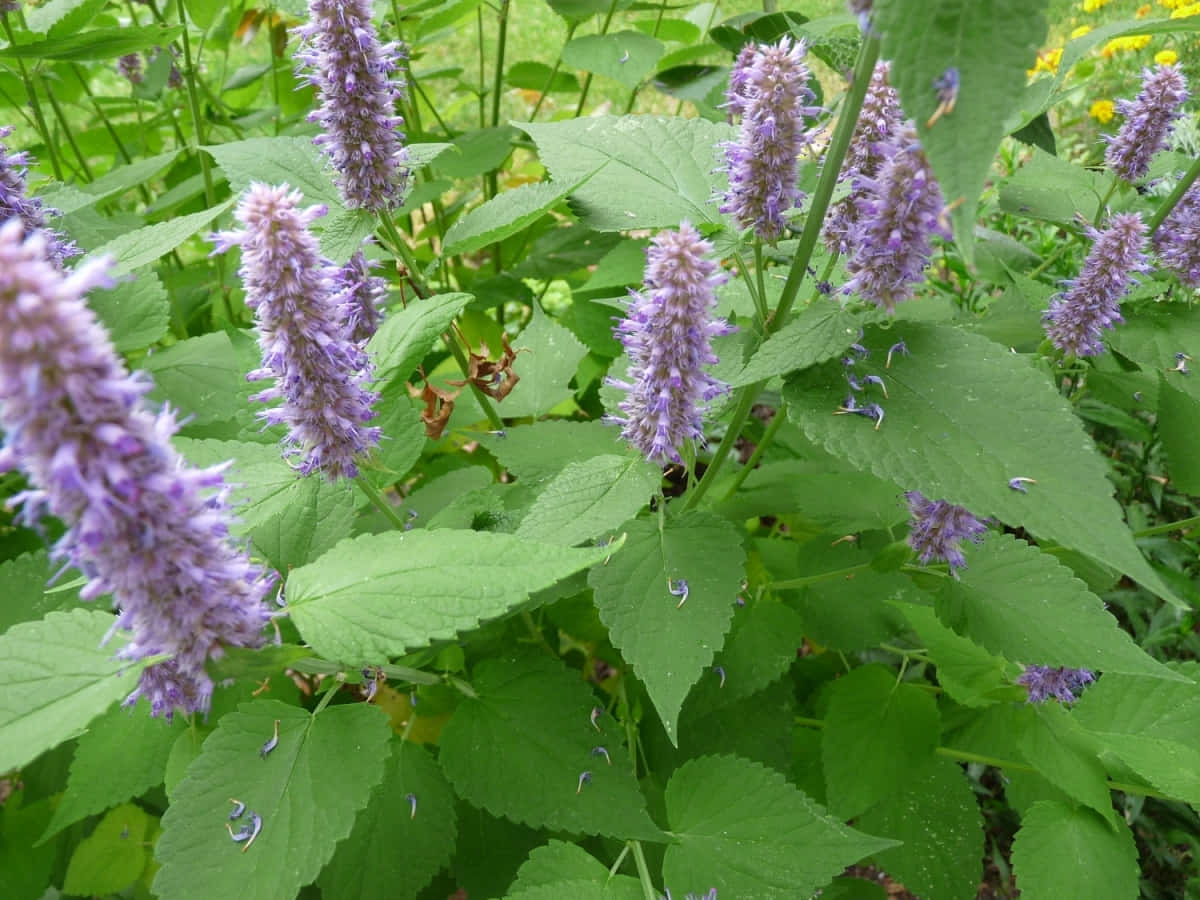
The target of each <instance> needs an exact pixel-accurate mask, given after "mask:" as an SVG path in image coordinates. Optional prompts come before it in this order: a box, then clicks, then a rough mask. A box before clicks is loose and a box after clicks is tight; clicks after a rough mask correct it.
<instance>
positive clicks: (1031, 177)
mask: <svg viewBox="0 0 1200 900" xmlns="http://www.w3.org/2000/svg"><path fill="white" fill-rule="evenodd" d="M1110 180H1111V179H1110V178H1109V177H1105V176H1104V175H1101V174H1100V173H1098V172H1093V171H1090V170H1088V169H1085V168H1083V166H1080V165H1076V164H1075V163H1071V162H1067V161H1066V160H1065V159H1059V158H1058V157H1057V156H1051V155H1050V154H1049V153H1047V152H1046V151H1045V150H1034V151H1033V159H1031V160H1030V161H1029V162H1027V163H1025V165H1023V166H1021V168H1019V169H1017V171H1016V173H1015V174H1014V175H1013V176H1012V177H1011V178H1009V179H1008V180H1007V181H1005V182H1004V184H1003V185H1002V186H1001V188H1000V208H1001V209H1002V210H1004V211H1005V212H1010V213H1012V214H1013V215H1017V216H1025V217H1026V218H1030V219H1042V220H1043V221H1047V222H1058V223H1060V224H1071V223H1074V221H1075V216H1076V214H1077V213H1078V211H1079V210H1085V209H1086V210H1095V209H1096V207H1097V206H1098V205H1099V203H1100V201H1101V200H1102V199H1103V197H1104V195H1105V193H1107V191H1108V181H1110Z"/></svg>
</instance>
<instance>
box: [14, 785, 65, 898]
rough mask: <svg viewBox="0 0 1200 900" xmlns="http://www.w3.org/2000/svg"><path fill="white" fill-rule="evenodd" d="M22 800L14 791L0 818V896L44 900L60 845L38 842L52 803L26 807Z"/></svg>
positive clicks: (48, 800)
mask: <svg viewBox="0 0 1200 900" xmlns="http://www.w3.org/2000/svg"><path fill="white" fill-rule="evenodd" d="M24 799H25V798H24V795H23V792H22V791H19V790H18V791H14V792H13V793H12V794H11V795H10V796H9V797H8V798H7V799H6V800H5V803H4V815H3V816H0V896H2V897H4V898H5V900H39V898H41V897H44V896H45V894H46V885H47V884H49V883H50V876H51V873H52V871H53V869H54V866H55V860H56V858H57V857H58V853H59V849H60V847H59V844H60V843H61V842H60V841H57V840H54V841H50V842H49V843H41V842H40V841H39V840H38V836H39V835H40V834H41V833H42V832H43V831H45V830H46V823H47V822H48V821H50V814H51V811H52V804H53V802H54V801H53V799H52V798H50V797H46V798H44V799H42V800H38V801H37V802H35V803H30V804H27V805H26V804H24Z"/></svg>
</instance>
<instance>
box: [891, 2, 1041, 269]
mask: <svg viewBox="0 0 1200 900" xmlns="http://www.w3.org/2000/svg"><path fill="white" fill-rule="evenodd" d="M1046 4H1047V0H938V2H937V3H936V4H929V3H928V2H926V0H880V2H878V3H876V5H875V19H874V25H875V27H876V28H878V29H879V31H880V33H881V34H882V35H883V45H882V56H883V58H884V59H889V60H891V62H892V83H893V84H894V85H895V86H896V90H897V91H899V93H900V102H901V103H902V104H903V106H904V111H905V113H907V114H908V115H909V116H912V117H913V118H914V119H916V122H917V132H918V135H919V136H920V139H921V145H922V146H923V147H924V148H925V152H926V154H928V156H929V162H930V165H931V166H932V167H933V171H934V174H936V175H937V179H938V182H939V183H940V184H941V188H942V193H943V194H944V195H945V197H946V202H947V203H949V204H952V205H954V204H957V205H956V206H955V208H954V212H953V213H951V216H952V219H953V222H954V233H955V237H956V238H957V241H958V245H959V247H960V248H961V249H962V250H963V253H964V254H965V255H966V256H967V258H968V260H970V259H971V258H972V253H971V245H972V241H973V239H974V226H975V218H976V207H977V201H978V199H979V195H980V194H981V193H982V192H983V185H984V182H985V181H986V180H987V176H988V171H989V170H990V169H991V165H992V160H993V158H994V157H995V155H996V148H997V147H999V146H1000V141H1001V140H1003V138H1004V136H1005V134H1006V133H1007V128H1006V123H1007V120H1008V118H1009V116H1010V115H1011V114H1012V113H1013V112H1014V111H1015V110H1016V109H1017V108H1018V106H1020V104H1021V101H1022V98H1023V96H1024V93H1025V85H1026V83H1027V81H1028V78H1027V76H1026V74H1025V70H1026V69H1027V68H1028V67H1029V64H1030V61H1031V60H1032V59H1033V58H1034V57H1035V56H1036V54H1037V51H1038V48H1039V47H1040V46H1041V44H1042V41H1043V40H1044V38H1045V36H1046V17H1045V10H1046ZM950 68H955V69H957V70H958V75H959V89H958V94H957V105H956V109H955V110H954V111H952V112H947V113H946V114H945V115H943V116H941V117H940V118H939V119H937V121H936V122H931V117H932V116H933V115H934V111H935V110H936V109H937V108H938V103H939V100H938V91H937V89H936V88H935V87H934V82H935V81H936V80H938V79H939V78H941V77H942V76H943V73H945V72H946V70H947V69H950ZM931 125H932V127H931Z"/></svg>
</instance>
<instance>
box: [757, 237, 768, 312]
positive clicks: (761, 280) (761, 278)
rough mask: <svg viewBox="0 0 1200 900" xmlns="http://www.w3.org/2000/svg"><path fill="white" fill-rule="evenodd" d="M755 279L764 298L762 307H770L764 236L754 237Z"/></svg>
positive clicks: (759, 294) (759, 292) (760, 295)
mask: <svg viewBox="0 0 1200 900" xmlns="http://www.w3.org/2000/svg"><path fill="white" fill-rule="evenodd" d="M754 280H755V282H756V283H757V285H758V296H759V297H760V298H761V300H762V308H763V309H764V310H766V309H767V308H768V302H767V276H766V273H765V271H764V266H763V246H762V238H759V237H755V239H754ZM763 327H764V328H765V327H766V319H765V318H764V319H763Z"/></svg>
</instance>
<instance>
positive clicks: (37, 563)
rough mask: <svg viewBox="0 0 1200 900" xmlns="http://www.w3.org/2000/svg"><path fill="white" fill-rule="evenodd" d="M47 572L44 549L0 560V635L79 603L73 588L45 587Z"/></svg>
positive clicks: (47, 565) (48, 571)
mask: <svg viewBox="0 0 1200 900" xmlns="http://www.w3.org/2000/svg"><path fill="white" fill-rule="evenodd" d="M55 568H56V569H57V565H56V567H55ZM50 573H51V570H50V559H49V556H48V554H47V553H46V551H45V550H37V551H35V552H33V553H23V554H22V555H20V556H18V557H17V558H16V559H8V560H5V561H4V562H2V563H0V584H2V585H4V603H2V604H0V634H2V633H3V632H5V631H7V630H8V629H9V628H11V627H12V626H14V625H17V624H19V623H21V622H30V621H33V620H35V619H40V618H42V617H43V616H45V615H46V614H47V613H49V612H51V611H53V610H67V609H72V608H74V607H76V606H79V605H80V604H81V602H82V601H80V599H79V592H78V591H76V590H60V589H57V588H48V587H47V583H48V582H49V581H50Z"/></svg>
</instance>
